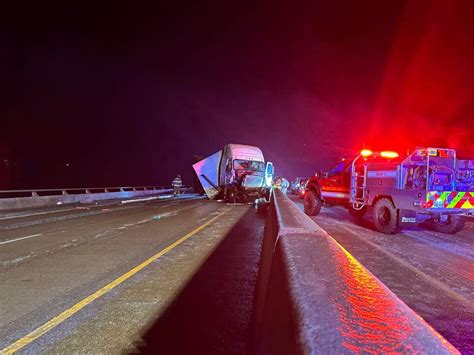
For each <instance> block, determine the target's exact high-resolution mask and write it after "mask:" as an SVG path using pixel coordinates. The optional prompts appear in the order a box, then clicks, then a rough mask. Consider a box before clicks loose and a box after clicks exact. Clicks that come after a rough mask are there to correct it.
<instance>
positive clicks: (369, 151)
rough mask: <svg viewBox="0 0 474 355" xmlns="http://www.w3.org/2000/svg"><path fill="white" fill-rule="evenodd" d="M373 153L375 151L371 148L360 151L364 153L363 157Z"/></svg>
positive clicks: (361, 153)
mask: <svg viewBox="0 0 474 355" xmlns="http://www.w3.org/2000/svg"><path fill="white" fill-rule="evenodd" d="M372 154H373V153H372V151H371V150H370V149H362V150H361V152H360V155H362V156H363V157H369V156H371V155H372Z"/></svg>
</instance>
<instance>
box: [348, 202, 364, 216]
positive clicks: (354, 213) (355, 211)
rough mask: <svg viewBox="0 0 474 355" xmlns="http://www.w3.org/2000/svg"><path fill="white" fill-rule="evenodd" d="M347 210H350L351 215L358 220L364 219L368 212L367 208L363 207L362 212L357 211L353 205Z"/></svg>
mask: <svg viewBox="0 0 474 355" xmlns="http://www.w3.org/2000/svg"><path fill="white" fill-rule="evenodd" d="M347 209H348V210H349V214H350V215H351V216H352V217H354V218H357V219H360V218H362V217H364V215H365V213H366V212H367V206H364V207H362V208H361V209H360V210H356V209H355V208H354V207H353V206H352V205H349V207H348V208H347Z"/></svg>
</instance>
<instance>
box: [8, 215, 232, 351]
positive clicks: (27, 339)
mask: <svg viewBox="0 0 474 355" xmlns="http://www.w3.org/2000/svg"><path fill="white" fill-rule="evenodd" d="M228 211H229V209H228V210H226V211H224V212H221V213H219V214H218V215H217V216H215V217H213V218H211V219H210V220H209V221H207V222H206V223H204V224H202V225H201V226H199V227H197V228H196V229H194V230H193V231H191V232H189V233H188V234H186V235H185V236H184V237H182V238H180V239H178V240H177V241H175V242H174V243H173V244H170V245H169V246H167V247H166V248H165V249H163V250H161V251H160V252H159V253H157V254H155V255H153V256H152V257H151V258H149V259H147V260H145V261H144V262H143V263H141V264H140V265H138V266H136V267H134V268H133V269H131V270H130V271H129V272H127V273H125V274H123V275H122V276H120V277H119V278H117V279H115V280H114V281H112V282H111V283H109V284H107V285H105V286H104V287H102V288H101V289H99V290H97V291H96V292H94V293H93V294H92V295H90V296H88V297H86V298H84V299H83V300H82V301H79V302H77V303H76V304H75V305H74V306H72V307H71V308H68V309H66V310H65V311H64V312H62V313H61V314H59V315H57V316H56V317H54V318H53V319H51V320H49V321H48V322H46V323H44V324H43V325H41V326H40V327H38V328H36V329H35V330H33V331H32V332H30V333H28V334H27V335H25V336H24V337H23V338H21V339H18V340H17V341H15V342H14V343H13V344H11V345H9V346H7V347H6V348H4V349H2V350H0V354H13V353H14V352H16V351H18V350H20V349H21V348H23V347H25V346H27V345H28V344H30V343H32V342H33V341H35V340H36V339H38V338H39V337H41V336H43V335H44V334H45V333H47V332H48V331H50V330H51V329H53V328H55V327H57V326H58V325H59V324H61V323H62V322H64V321H65V320H66V319H68V318H69V317H71V316H73V315H74V314H76V313H77V312H79V311H80V310H81V309H83V308H84V307H86V306H87V305H89V304H91V303H92V302H93V301H95V300H96V299H98V298H99V297H101V296H103V295H105V294H106V293H107V292H109V291H110V290H112V289H114V288H115V287H117V286H118V285H120V284H121V283H123V282H124V281H126V280H127V279H129V278H130V277H132V276H133V275H135V274H136V273H137V272H139V271H140V270H142V269H143V268H145V267H146V266H148V265H149V264H151V263H152V262H153V261H155V260H156V259H158V258H159V257H161V256H163V255H165V254H166V253H168V252H169V251H171V250H173V249H174V248H176V247H177V246H178V245H180V244H181V243H183V242H184V241H186V240H187V239H189V238H190V237H192V236H193V235H194V234H196V233H197V232H199V231H201V230H202V229H204V228H206V227H207V226H208V225H210V224H211V223H212V222H214V221H215V220H216V219H218V218H220V217H222V215H224V214H225V213H227V212H228Z"/></svg>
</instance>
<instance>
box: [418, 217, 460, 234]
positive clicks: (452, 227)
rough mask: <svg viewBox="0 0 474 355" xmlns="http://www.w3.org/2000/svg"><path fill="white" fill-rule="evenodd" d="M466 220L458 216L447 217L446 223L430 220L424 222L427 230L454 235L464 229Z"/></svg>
mask: <svg viewBox="0 0 474 355" xmlns="http://www.w3.org/2000/svg"><path fill="white" fill-rule="evenodd" d="M465 223H466V218H465V217H464V216H460V215H449V216H448V220H447V221H446V222H441V221H440V220H439V219H431V220H429V221H427V222H426V225H427V227H428V228H429V229H431V230H434V231H436V232H440V233H444V234H456V233H457V232H459V231H461V230H462V229H463V228H464V224H465Z"/></svg>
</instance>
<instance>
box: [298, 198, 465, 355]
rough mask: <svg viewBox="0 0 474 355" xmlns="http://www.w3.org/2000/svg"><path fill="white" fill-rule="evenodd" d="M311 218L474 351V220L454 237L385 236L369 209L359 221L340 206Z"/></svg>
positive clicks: (424, 233) (415, 232) (407, 232)
mask: <svg viewBox="0 0 474 355" xmlns="http://www.w3.org/2000/svg"><path fill="white" fill-rule="evenodd" d="M291 199H292V200H293V201H294V202H295V203H296V204H297V205H298V206H299V207H300V208H301V209H303V205H302V200H300V199H298V198H296V197H295V196H291ZM312 219H313V220H314V221H315V222H316V223H317V224H319V225H320V226H321V227H322V228H323V229H325V230H326V231H327V232H328V233H329V234H330V235H331V236H332V237H333V238H334V239H336V240H337V241H338V242H339V243H340V244H341V245H342V246H343V247H344V248H346V249H347V250H348V251H349V252H350V253H351V254H352V255H353V256H354V257H355V258H356V259H358V260H359V261H360V262H361V263H362V264H363V265H364V266H365V267H366V268H367V269H368V270H369V271H371V272H372V273H373V274H374V275H375V276H377V277H378V278H379V279H380V280H381V281H382V282H383V283H384V284H385V285H386V286H387V287H389V288H390V290H392V291H393V292H394V293H395V294H396V295H397V296H398V297H399V298H401V299H402V300H403V301H404V302H405V303H406V304H407V305H408V306H410V307H411V308H412V309H414V310H415V311H416V312H417V313H418V314H419V315H420V316H421V317H423V318H424V319H425V320H426V321H427V322H428V323H429V324H430V325H432V326H433V327H434V328H435V329H436V330H437V331H438V332H439V333H440V334H442V335H443V336H444V337H445V338H446V339H447V340H449V341H450V342H451V343H452V344H453V345H455V346H456V347H457V348H458V349H460V350H461V351H462V352H463V353H474V331H473V329H474V220H473V219H468V223H467V225H466V227H465V229H464V230H463V231H461V232H459V233H458V234H456V235H446V234H441V233H437V232H433V231H428V230H424V229H421V228H410V229H404V230H402V231H401V232H400V233H398V234H396V235H385V234H382V233H379V232H377V231H375V229H374V227H373V223H372V220H371V211H368V213H367V215H366V217H364V219H362V220H356V219H355V218H353V217H351V216H349V214H348V212H347V210H345V209H344V208H342V207H338V206H333V207H326V206H325V207H323V208H322V211H321V214H320V215H319V216H316V217H312Z"/></svg>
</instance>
